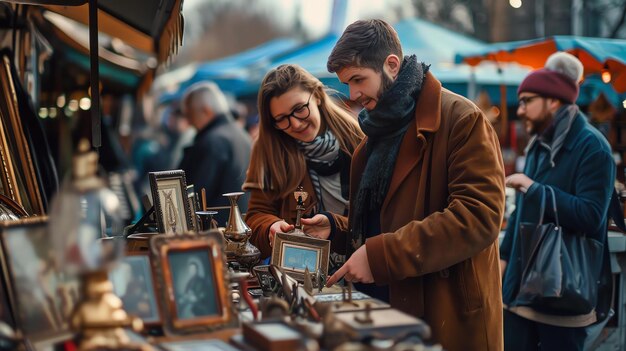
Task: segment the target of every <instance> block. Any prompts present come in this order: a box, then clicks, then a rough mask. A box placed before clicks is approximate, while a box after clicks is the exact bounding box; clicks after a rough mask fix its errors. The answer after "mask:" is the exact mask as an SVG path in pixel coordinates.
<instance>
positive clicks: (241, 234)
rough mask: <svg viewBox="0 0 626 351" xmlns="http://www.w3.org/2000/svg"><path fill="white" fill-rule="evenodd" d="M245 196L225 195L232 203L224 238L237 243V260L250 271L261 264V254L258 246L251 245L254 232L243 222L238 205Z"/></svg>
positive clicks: (236, 193)
mask: <svg viewBox="0 0 626 351" xmlns="http://www.w3.org/2000/svg"><path fill="white" fill-rule="evenodd" d="M243 194H244V193H243V192H235V193H226V194H223V196H226V197H227V198H228V200H229V201H230V214H229V215H228V223H227V224H226V229H225V230H224V237H225V238H226V240H227V241H228V242H231V243H235V250H234V256H235V260H236V261H237V262H238V263H239V264H240V265H241V266H243V267H245V268H248V269H250V268H252V267H253V266H254V265H256V264H257V263H258V262H259V258H260V257H261V252H260V251H259V249H257V248H256V246H254V245H252V244H250V240H249V239H250V236H251V235H252V230H251V229H250V227H248V225H247V224H246V222H245V221H244V220H243V218H242V216H241V212H240V211H239V206H238V205H237V200H239V197H241V195H243Z"/></svg>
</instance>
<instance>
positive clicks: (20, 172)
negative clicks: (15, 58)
mask: <svg viewBox="0 0 626 351" xmlns="http://www.w3.org/2000/svg"><path fill="white" fill-rule="evenodd" d="M0 60H1V62H0V99H1V100H0V119H1V122H0V139H1V140H0V149H2V150H0V164H1V166H2V176H1V177H0V178H1V182H2V189H3V192H4V195H6V196H7V197H9V198H11V199H12V200H14V201H15V202H17V203H18V204H19V205H20V206H22V207H23V208H24V209H25V210H26V212H27V213H28V214H30V215H33V214H39V215H43V214H44V207H43V199H42V197H41V196H42V195H41V189H40V184H39V181H38V178H37V172H36V170H35V166H34V163H33V159H32V157H31V152H30V147H29V144H28V141H27V139H26V135H25V134H24V129H23V127H22V122H21V119H20V115H19V111H18V102H17V95H16V91H15V86H14V85H13V76H12V74H11V62H10V60H9V57H7V56H6V55H2V57H1V58H0Z"/></svg>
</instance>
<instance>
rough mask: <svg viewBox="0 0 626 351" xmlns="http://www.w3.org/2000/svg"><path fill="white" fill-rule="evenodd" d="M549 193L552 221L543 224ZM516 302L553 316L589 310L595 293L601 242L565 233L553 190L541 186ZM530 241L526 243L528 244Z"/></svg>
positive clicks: (523, 240) (583, 312) (527, 239)
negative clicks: (537, 209) (537, 208)
mask: <svg viewBox="0 0 626 351" xmlns="http://www.w3.org/2000/svg"><path fill="white" fill-rule="evenodd" d="M545 189H547V191H548V192H549V193H550V195H551V196H552V208H553V211H554V223H543V218H544V212H545V203H546V190H545ZM523 232H524V231H520V234H522V238H521V240H522V243H524V242H526V243H527V244H522V247H524V246H525V247H527V248H528V249H529V253H530V256H529V257H528V259H527V262H526V263H525V267H524V271H523V273H522V281H521V284H520V289H519V293H518V295H517V298H516V304H517V305H520V306H528V307H531V308H533V309H535V310H537V311H538V312H542V313H546V314H552V315H582V314H588V313H590V312H591V311H592V310H593V309H594V308H595V307H596V302H597V296H598V282H597V281H598V278H599V275H600V270H601V268H602V259H603V257H602V256H603V246H604V245H603V244H602V243H600V242H599V241H597V240H595V239H593V238H590V237H587V236H586V235H585V234H584V233H570V232H567V233H565V232H564V230H563V228H562V227H561V226H560V224H559V218H558V213H557V208H556V197H555V194H554V189H552V188H551V187H550V186H544V187H542V193H541V215H540V218H539V223H538V224H537V226H536V227H535V230H534V231H533V233H532V237H530V238H529V237H524V233H523ZM528 243H529V244H528Z"/></svg>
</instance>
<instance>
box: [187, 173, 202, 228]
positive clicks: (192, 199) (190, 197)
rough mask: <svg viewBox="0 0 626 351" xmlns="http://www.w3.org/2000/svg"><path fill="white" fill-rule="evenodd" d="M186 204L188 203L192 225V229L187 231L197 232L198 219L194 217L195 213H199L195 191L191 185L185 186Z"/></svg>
mask: <svg viewBox="0 0 626 351" xmlns="http://www.w3.org/2000/svg"><path fill="white" fill-rule="evenodd" d="M187 202H189V211H191V224H192V228H190V229H189V230H195V231H197V232H199V231H200V227H199V226H198V217H197V216H196V211H199V209H198V208H199V206H198V196H197V194H196V189H195V187H194V185H193V184H189V185H187Z"/></svg>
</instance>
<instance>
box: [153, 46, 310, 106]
mask: <svg viewBox="0 0 626 351" xmlns="http://www.w3.org/2000/svg"><path fill="white" fill-rule="evenodd" d="M297 45H298V41H297V40H295V39H291V38H279V39H274V40H271V41H268V42H266V43H263V44H261V45H259V46H256V47H254V48H252V49H249V50H246V51H243V52H240V53H238V54H235V55H231V56H228V57H224V58H221V59H218V60H214V61H208V62H205V63H200V64H192V65H190V66H189V67H186V68H184V69H182V70H180V72H179V74H178V75H176V74H174V75H169V76H166V75H164V78H163V79H162V80H159V78H157V79H156V80H155V86H157V88H156V89H159V88H160V85H162V86H165V85H169V87H168V88H167V89H163V90H165V92H164V93H162V94H161V95H160V97H159V102H160V103H167V102H169V101H173V100H176V99H180V98H181V96H182V94H183V92H184V91H185V89H186V88H188V87H189V86H191V85H192V84H194V83H197V82H201V81H208V80H211V81H214V82H215V83H217V84H218V85H219V86H220V88H221V89H222V90H223V91H224V92H226V93H230V94H233V95H235V96H241V95H245V93H246V92H248V91H252V90H254V91H256V89H257V87H258V85H256V86H254V87H252V88H250V87H249V84H250V82H251V80H250V79H249V74H250V67H251V66H256V65H265V64H266V62H267V61H268V60H270V59H271V58H272V57H273V56H275V55H278V54H280V53H282V52H285V51H288V50H290V49H293V48H294V47H296V46H297ZM177 77H179V78H178V79H177Z"/></svg>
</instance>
